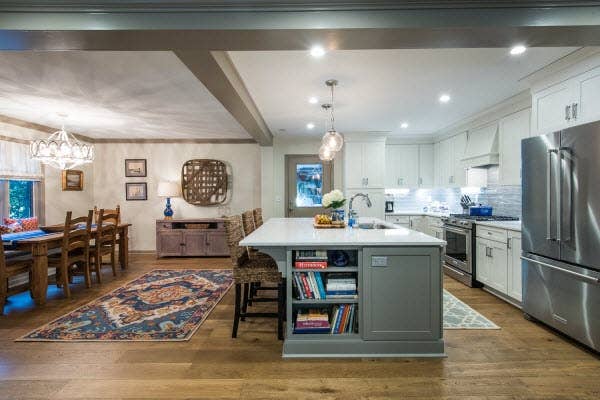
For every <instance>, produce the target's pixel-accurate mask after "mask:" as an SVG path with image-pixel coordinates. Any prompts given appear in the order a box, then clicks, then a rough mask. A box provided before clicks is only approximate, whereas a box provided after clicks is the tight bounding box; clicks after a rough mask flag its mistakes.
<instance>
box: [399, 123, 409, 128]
mask: <svg viewBox="0 0 600 400" xmlns="http://www.w3.org/2000/svg"><path fill="white" fill-rule="evenodd" d="M400 128H402V129H406V128H408V122H403V123H401V124H400Z"/></svg>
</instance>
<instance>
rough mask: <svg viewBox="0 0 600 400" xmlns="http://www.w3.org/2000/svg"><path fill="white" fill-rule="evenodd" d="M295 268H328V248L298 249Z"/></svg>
mask: <svg viewBox="0 0 600 400" xmlns="http://www.w3.org/2000/svg"><path fill="white" fill-rule="evenodd" d="M294 268H297V269H325V268H327V250H296V260H295V261H294Z"/></svg>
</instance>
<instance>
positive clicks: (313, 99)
mask: <svg viewBox="0 0 600 400" xmlns="http://www.w3.org/2000/svg"><path fill="white" fill-rule="evenodd" d="M308 102H309V103H310V104H317V103H318V102H319V99H318V98H316V97H315V96H312V97H309V98H308Z"/></svg>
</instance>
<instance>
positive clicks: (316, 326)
mask: <svg viewBox="0 0 600 400" xmlns="http://www.w3.org/2000/svg"><path fill="white" fill-rule="evenodd" d="M330 332H331V325H330V324H329V314H328V313H327V309H316V308H311V309H308V310H298V314H297V316H296V324H295V325H294V333H330Z"/></svg>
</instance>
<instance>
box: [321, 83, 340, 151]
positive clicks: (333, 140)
mask: <svg viewBox="0 0 600 400" xmlns="http://www.w3.org/2000/svg"><path fill="white" fill-rule="evenodd" d="M325 84H326V85H327V86H329V87H330V88H331V103H330V104H324V105H323V108H325V106H327V107H326V109H329V111H330V113H331V114H330V115H331V118H330V121H331V128H330V129H329V130H328V131H327V132H326V133H325V135H323V145H325V146H327V147H328V148H329V149H330V150H331V151H333V152H334V153H337V152H338V151H340V150H341V149H342V146H343V145H344V137H343V136H342V135H341V134H340V133H339V132H337V131H336V130H335V127H334V122H335V118H334V117H333V108H334V107H333V88H334V87H335V86H336V85H337V84H338V81H337V80H335V79H329V80H327V81H325Z"/></svg>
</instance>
